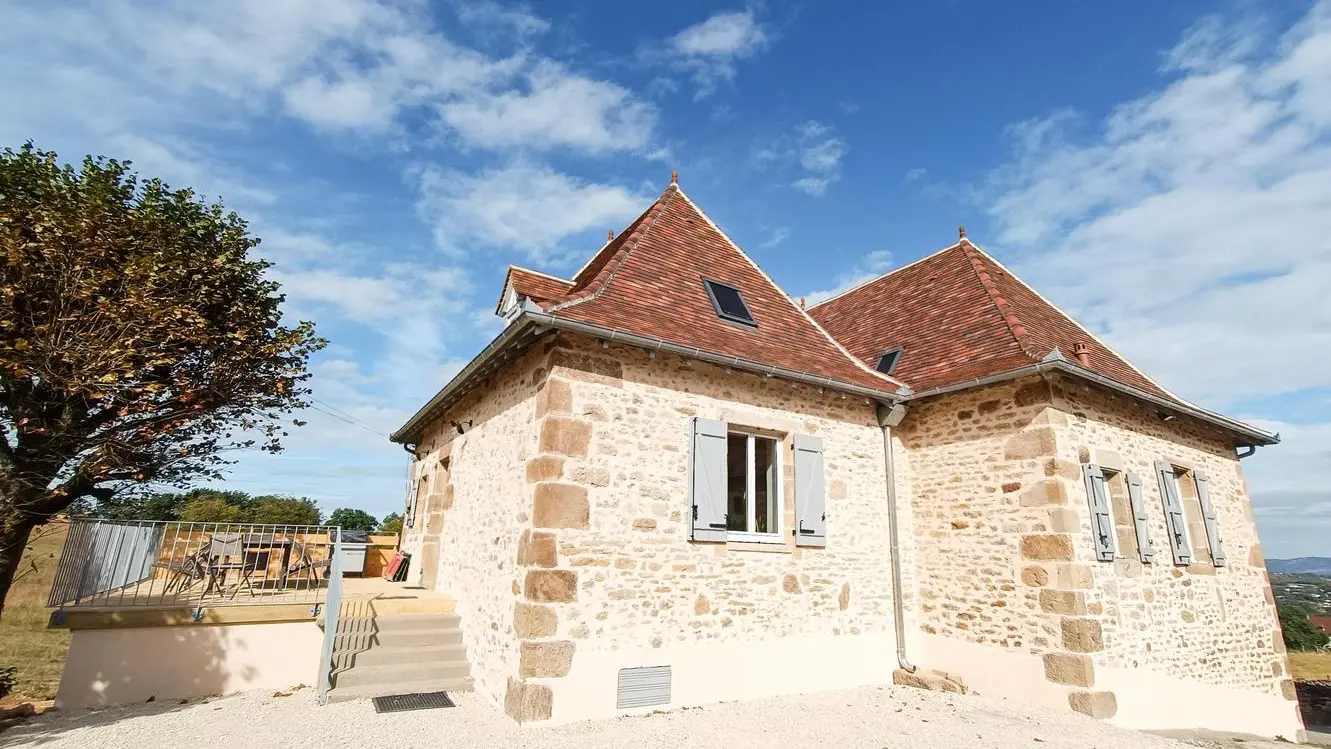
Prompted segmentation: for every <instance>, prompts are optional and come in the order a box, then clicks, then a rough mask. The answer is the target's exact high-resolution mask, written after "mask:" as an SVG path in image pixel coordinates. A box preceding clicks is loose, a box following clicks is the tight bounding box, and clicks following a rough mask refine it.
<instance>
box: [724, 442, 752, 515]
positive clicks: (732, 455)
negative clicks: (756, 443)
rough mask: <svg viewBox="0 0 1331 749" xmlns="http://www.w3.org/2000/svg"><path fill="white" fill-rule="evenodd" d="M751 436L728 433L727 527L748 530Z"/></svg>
mask: <svg viewBox="0 0 1331 749" xmlns="http://www.w3.org/2000/svg"><path fill="white" fill-rule="evenodd" d="M748 444H749V438H748V437H746V436H745V435H743V434H729V435H726V529H727V530H732V531H743V530H746V529H745V527H744V525H745V521H746V520H747V519H748V514H749V509H748V501H747V500H748V497H747V496H746V493H745V489H746V488H747V486H748V480H749V477H748V462H749V460H748V458H749V450H748Z"/></svg>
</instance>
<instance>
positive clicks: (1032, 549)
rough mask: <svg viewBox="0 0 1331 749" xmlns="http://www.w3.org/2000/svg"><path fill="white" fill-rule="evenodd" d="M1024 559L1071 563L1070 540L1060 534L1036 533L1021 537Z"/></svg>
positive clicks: (1068, 537)
mask: <svg viewBox="0 0 1331 749" xmlns="http://www.w3.org/2000/svg"><path fill="white" fill-rule="evenodd" d="M1021 556H1022V557H1023V558H1025V559H1035V560H1053V561H1067V562H1070V561H1072V558H1073V557H1072V538H1071V537H1070V536H1067V535H1064V534H1061V533H1037V534H1033V535H1029V536H1022V537H1021Z"/></svg>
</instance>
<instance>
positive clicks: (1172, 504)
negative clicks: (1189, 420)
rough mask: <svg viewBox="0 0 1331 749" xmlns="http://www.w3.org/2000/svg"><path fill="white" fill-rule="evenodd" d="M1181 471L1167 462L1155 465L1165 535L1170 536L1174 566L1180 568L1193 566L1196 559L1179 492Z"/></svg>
mask: <svg viewBox="0 0 1331 749" xmlns="http://www.w3.org/2000/svg"><path fill="white" fill-rule="evenodd" d="M1181 470H1182V469H1179V468H1176V467H1175V466H1174V465H1172V464H1170V463H1167V462H1165V461H1157V462H1156V464H1155V473H1156V476H1157V477H1158V478H1159V480H1160V500H1161V504H1162V505H1163V507H1164V511H1165V533H1166V535H1168V536H1169V549H1170V552H1171V553H1172V554H1173V557H1174V564H1176V565H1180V566H1182V565H1189V564H1192V560H1193V559H1194V556H1193V550H1192V533H1191V532H1190V530H1189V528H1188V516H1187V514H1186V511H1185V510H1184V503H1183V499H1182V494H1181V492H1180V491H1179V485H1180V481H1179V474H1180V472H1181ZM1187 483H1189V484H1190V483H1191V482H1187ZM1194 493H1195V488H1194ZM1194 501H1195V500H1194Z"/></svg>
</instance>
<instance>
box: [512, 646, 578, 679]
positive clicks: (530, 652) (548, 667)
mask: <svg viewBox="0 0 1331 749" xmlns="http://www.w3.org/2000/svg"><path fill="white" fill-rule="evenodd" d="M573 650H574V645H573V643H572V642H570V641H568V640H559V641H556V642H523V643H522V646H521V648H520V650H519V655H518V675H519V676H521V677H523V678H526V677H528V676H533V677H558V676H567V675H568V672H569V669H570V668H572V667H573Z"/></svg>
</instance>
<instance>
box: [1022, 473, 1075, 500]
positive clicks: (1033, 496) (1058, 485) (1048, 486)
mask: <svg viewBox="0 0 1331 749" xmlns="http://www.w3.org/2000/svg"><path fill="white" fill-rule="evenodd" d="M1067 501H1068V490H1067V487H1065V486H1064V485H1063V482H1062V481H1060V480H1058V479H1045V480H1044V481H1041V482H1039V483H1038V484H1033V485H1031V486H1029V487H1027V488H1026V491H1024V492H1022V493H1021V506H1022V507H1042V506H1044V505H1062V504H1067Z"/></svg>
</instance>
